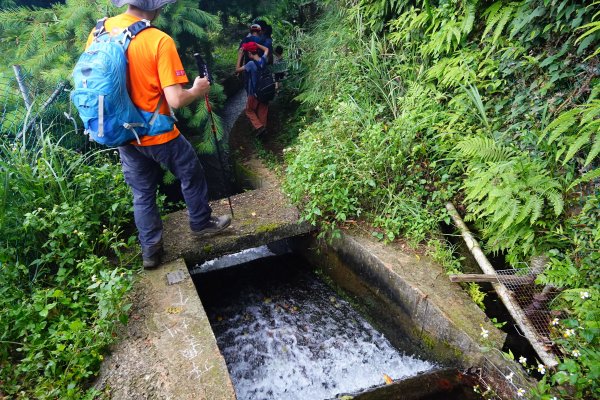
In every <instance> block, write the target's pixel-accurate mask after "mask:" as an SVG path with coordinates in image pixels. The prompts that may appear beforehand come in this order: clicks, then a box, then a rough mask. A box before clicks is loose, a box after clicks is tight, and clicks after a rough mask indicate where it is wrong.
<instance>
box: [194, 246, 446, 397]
mask: <svg viewBox="0 0 600 400" xmlns="http://www.w3.org/2000/svg"><path fill="white" fill-rule="evenodd" d="M201 269H202V267H200V268H199V270H201ZM194 280H195V281H196V284H197V286H198V291H199V293H200V296H201V299H202V303H203V305H204V308H205V309H206V311H207V313H208V315H209V319H210V321H211V324H212V327H213V330H214V332H215V336H216V338H217V343H218V345H219V348H220V349H221V352H222V353H223V356H224V357H225V361H226V363H227V366H228V368H229V372H230V375H231V378H232V381H233V384H234V386H235V389H236V393H237V396H238V399H239V400H250V399H261V400H262V399H273V400H286V399H290V400H292V399H302V400H306V399H310V400H323V399H330V398H334V397H335V396H336V395H337V394H339V393H350V392H357V391H360V390H363V389H367V388H370V387H373V386H378V385H383V384H384V383H385V379H386V378H385V376H386V375H387V376H389V377H390V378H391V379H394V380H398V379H402V378H406V377H410V376H414V375H416V374H418V373H419V372H424V371H429V370H432V369H433V368H435V367H436V365H435V364H434V363H432V362H429V361H426V360H421V359H419V358H417V357H415V356H412V355H409V354H406V353H405V352H404V351H402V350H398V349H396V348H394V347H393V346H392V345H391V344H390V342H389V341H388V340H387V339H386V338H385V337H384V336H383V335H382V334H381V333H379V332H377V331H376V330H375V329H374V328H373V327H372V326H371V324H369V323H368V322H367V321H366V320H365V319H364V318H363V317H362V316H361V315H360V314H358V312H356V311H355V310H354V309H353V308H352V307H351V306H350V304H349V303H347V302H346V301H344V300H343V299H342V298H340V297H339V296H338V295H337V294H336V293H335V292H334V291H333V290H332V289H331V288H330V287H329V286H327V285H326V284H325V283H324V282H323V281H321V280H320V279H318V278H317V277H316V276H315V275H314V274H313V273H312V272H311V271H310V269H309V268H307V266H306V265H305V263H304V261H303V260H301V259H298V258H297V256H295V255H293V254H292V255H285V256H278V257H268V258H264V259H261V260H257V261H253V262H251V263H248V264H244V265H243V266H237V267H230V268H227V269H224V270H219V271H214V270H213V271H211V272H207V273H203V274H200V275H196V276H194Z"/></svg>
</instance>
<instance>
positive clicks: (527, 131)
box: [285, 0, 600, 399]
mask: <svg viewBox="0 0 600 400" xmlns="http://www.w3.org/2000/svg"><path fill="white" fill-rule="evenodd" d="M599 6H600V4H599V3H598V2H593V3H590V2H585V1H570V0H524V1H520V2H508V1H495V2H487V1H478V0H469V1H458V0H440V1H405V0H400V1H396V0H361V1H342V0H339V1H331V2H326V4H324V5H323V6H322V7H323V16H322V17H321V18H320V19H319V20H318V21H317V22H316V23H315V24H314V26H313V28H312V30H311V32H310V33H309V34H306V35H302V36H299V37H296V40H297V43H296V46H297V47H298V48H301V50H302V52H301V53H302V58H301V64H302V66H301V67H300V68H299V71H300V73H301V74H302V78H301V85H300V91H299V94H298V96H297V99H298V100H299V101H301V102H302V107H301V109H300V110H299V112H298V115H299V117H300V118H303V120H304V121H305V122H306V126H305V127H304V128H303V129H302V131H301V132H300V135H299V136H298V139H297V140H296V141H295V142H294V143H293V144H292V146H291V151H290V152H289V153H288V155H287V157H286V163H287V181H286V184H285V189H286V191H287V192H288V193H289V195H290V196H291V198H292V200H293V201H294V202H296V203H297V204H298V205H299V207H300V208H301V210H302V217H303V218H304V220H306V221H309V222H311V223H313V224H318V225H319V226H320V227H322V232H323V234H324V235H332V236H335V235H336V234H337V232H338V229H339V228H340V227H341V226H343V225H344V224H345V223H347V222H348V221H351V220H355V219H356V218H361V219H363V220H366V221H367V222H369V223H370V224H372V225H373V226H374V227H375V229H374V233H373V234H374V236H376V237H377V238H379V239H382V240H386V241H393V240H395V239H396V238H397V237H399V236H404V237H408V238H412V241H413V242H415V243H421V242H427V241H430V243H431V244H432V245H433V247H434V250H432V253H434V254H435V255H437V256H438V257H439V259H440V260H441V261H443V262H444V263H445V264H446V265H447V269H448V271H449V272H456V270H457V269H458V268H459V266H458V265H457V263H456V262H455V261H452V257H450V258H449V259H448V258H446V257H445V256H444V253H445V252H444V251H440V250H439V249H440V248H442V247H445V246H446V245H445V244H443V243H438V242H432V241H431V240H435V239H434V238H435V237H436V236H437V235H436V231H437V229H438V226H439V224H440V223H442V222H445V223H448V222H449V219H448V215H447V214H446V212H445V209H444V205H445V203H446V202H448V201H452V202H454V203H455V204H456V206H457V208H458V209H459V210H461V212H462V213H463V215H464V217H465V220H466V221H467V222H470V223H471V225H472V227H473V230H474V231H475V232H476V233H477V235H478V236H479V238H480V239H481V242H482V244H483V246H484V250H485V251H487V252H488V253H490V254H493V255H495V256H503V257H504V258H505V260H506V262H507V264H508V265H509V266H512V267H514V268H521V267H523V266H526V265H528V263H529V262H530V260H531V259H532V258H533V257H535V256H540V255H544V256H547V257H548V258H549V260H550V261H549V263H548V265H547V266H546V270H545V272H544V273H543V274H542V275H540V276H539V277H538V283H539V284H551V285H553V286H555V287H557V288H560V289H561V290H562V293H561V295H560V296H559V297H558V298H557V299H556V300H554V302H553V303H552V304H550V306H551V307H554V308H558V309H560V310H562V311H563V312H564V313H565V315H567V317H566V318H565V319H563V320H562V321H558V322H557V323H556V324H555V325H553V331H552V332H553V338H554V339H555V340H556V342H557V344H558V346H559V347H560V348H561V349H562V353H563V357H562V358H561V360H560V364H559V366H558V368H556V369H555V370H549V371H547V373H545V374H544V375H543V377H542V379H541V380H540V382H539V385H538V387H537V388H536V389H535V390H534V391H533V392H532V393H528V394H527V396H530V397H535V398H543V399H550V398H552V397H553V396H557V397H556V398H558V397H559V396H560V398H565V399H568V398H586V399H591V398H597V397H599V396H600V385H598V382H600V369H599V368H600V362H599V361H600V346H599V336H600V327H599V326H598V322H597V321H598V320H600V318H598V317H599V311H598V305H599V298H598V296H599V291H600V279H599V273H600V272H599V271H600V267H599V266H600V256H599V254H600V252H599V251H598V243H599V239H600V229H599V227H598V224H597V220H598V202H599V198H600V192H599V189H598V188H599V185H600V181H599V179H600V173H599V172H598V171H599V170H598V168H597V167H598V162H599V160H598V155H599V154H600V135H599V132H600V119H599V117H600V99H599V94H600V89H598V87H597V83H598V79H599V78H598V75H599V74H598V65H599V62H598V61H599V60H598V50H597V48H598V43H599V40H598V39H599V38H600V30H599V25H598V24H599V20H600V14H598V8H599ZM436 249H437V250H436ZM469 291H470V292H471V294H472V297H473V299H474V300H476V301H479V302H481V300H482V299H481V297H480V292H478V289H476V288H474V287H470V288H469ZM544 371H546V369H544Z"/></svg>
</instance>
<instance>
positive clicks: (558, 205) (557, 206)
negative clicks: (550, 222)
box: [545, 190, 565, 216]
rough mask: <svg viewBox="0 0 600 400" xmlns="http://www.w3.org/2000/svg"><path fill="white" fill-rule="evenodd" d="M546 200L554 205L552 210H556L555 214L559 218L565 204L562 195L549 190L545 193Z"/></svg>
mask: <svg viewBox="0 0 600 400" xmlns="http://www.w3.org/2000/svg"><path fill="white" fill-rule="evenodd" d="M545 196H546V199H548V201H549V202H550V204H552V208H553V209H554V214H555V215H556V216H559V215H560V214H561V213H562V212H563V209H564V205H565V202H564V200H563V198H562V195H561V194H560V193H559V192H557V191H556V190H548V191H546V193H545Z"/></svg>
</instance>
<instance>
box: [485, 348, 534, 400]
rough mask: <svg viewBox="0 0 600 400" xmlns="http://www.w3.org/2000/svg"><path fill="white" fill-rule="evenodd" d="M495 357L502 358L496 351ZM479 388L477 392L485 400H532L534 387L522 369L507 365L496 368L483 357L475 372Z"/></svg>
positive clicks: (494, 350)
mask: <svg viewBox="0 0 600 400" xmlns="http://www.w3.org/2000/svg"><path fill="white" fill-rule="evenodd" d="M492 351H493V352H496V353H497V354H496V356H497V357H503V355H502V353H501V352H500V351H499V350H497V349H492ZM476 373H477V376H478V379H479V382H480V386H479V392H480V393H481V394H482V397H483V398H485V399H499V400H513V399H530V398H533V396H532V391H533V389H534V385H533V383H532V381H531V380H530V379H529V378H528V376H527V374H526V372H525V371H523V369H521V368H518V369H515V368H512V367H510V366H508V365H503V366H502V367H498V366H497V365H496V364H495V363H493V362H492V361H491V360H490V358H488V357H485V358H484V360H483V363H482V365H481V367H480V368H479V369H478V370H477V371H476Z"/></svg>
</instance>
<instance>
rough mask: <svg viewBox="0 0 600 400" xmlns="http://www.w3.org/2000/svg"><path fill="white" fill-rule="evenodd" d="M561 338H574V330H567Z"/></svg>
mask: <svg viewBox="0 0 600 400" xmlns="http://www.w3.org/2000/svg"><path fill="white" fill-rule="evenodd" d="M563 336H564V337H566V338H568V337H569V336H575V329H567V330H566V331H565V333H563Z"/></svg>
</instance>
